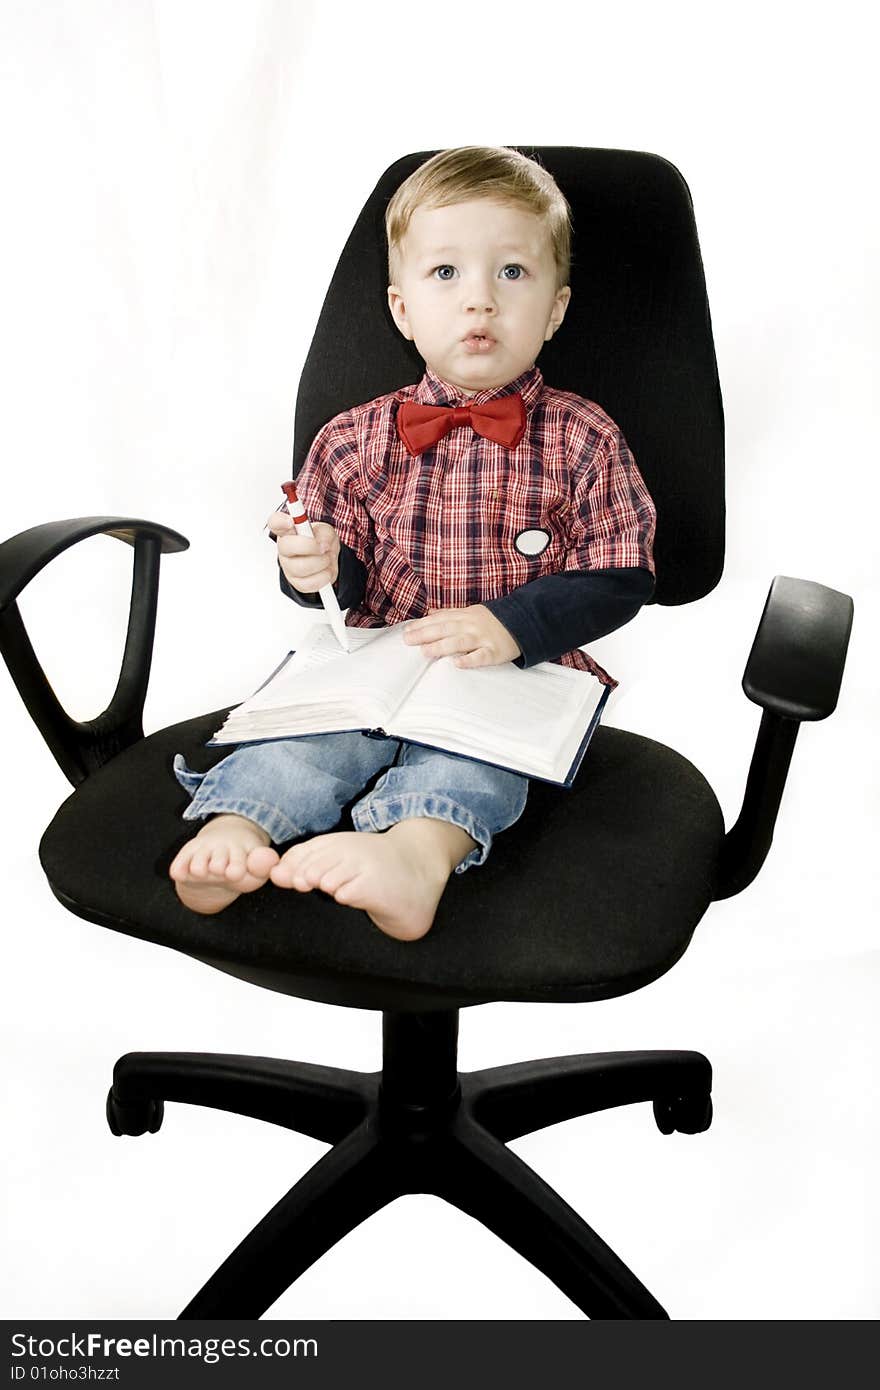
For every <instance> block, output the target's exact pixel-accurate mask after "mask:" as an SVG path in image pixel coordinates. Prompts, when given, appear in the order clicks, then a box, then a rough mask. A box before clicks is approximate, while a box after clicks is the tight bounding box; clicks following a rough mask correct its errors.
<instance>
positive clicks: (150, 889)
mask: <svg viewBox="0 0 880 1390" xmlns="http://www.w3.org/2000/svg"><path fill="white" fill-rule="evenodd" d="M225 713H226V711H225V710H220V711H215V712H213V713H211V714H208V715H203V716H201V717H200V718H197V719H192V720H189V721H187V722H185V723H181V724H177V725H173V726H171V727H169V728H167V729H163V730H161V731H160V732H158V733H155V734H152V735H150V736H149V737H148V738H145V739H143V740H142V741H141V742H139V743H137V744H135V745H134V746H133V747H131V748H129V749H126V750H125V751H124V752H123V753H120V754H119V755H118V756H117V757H115V758H114V759H113V760H112V761H111V762H110V763H108V764H107V765H106V766H104V767H103V768H101V769H100V770H99V771H98V772H96V773H93V774H92V776H91V777H89V778H88V779H87V781H86V782H84V783H83V784H82V785H81V786H80V787H78V788H77V789H76V790H75V791H74V792H73V794H72V795H71V796H70V797H69V798H68V799H67V801H65V802H64V804H63V805H62V806H61V808H60V810H59V811H58V813H57V815H56V816H55V818H54V820H53V821H52V823H51V825H50V826H49V828H48V829H47V831H46V833H45V835H44V836H43V840H42V843H41V846H40V859H41V862H42V864H43V868H44V870H45V872H46V875H47V877H48V879H49V883H50V885H51V887H52V891H53V892H54V893H55V895H56V896H57V897H58V898H59V900H60V901H61V902H62V903H63V904H64V906H65V907H67V908H69V909H70V910H71V911H72V912H74V913H76V914H77V915H78V916H80V917H85V918H86V919H88V920H89V921H93V922H97V923H99V924H100V925H102V926H106V927H111V928H112V929H113V930H115V931H121V932H125V933H126V934H128V935H130V936H136V937H140V938H141V939H143V940H147V941H154V942H156V943H157V944H159V945H162V946H169V947H171V948H172V949H174V950H176V951H182V952H184V953H185V954H187V955H189V956H193V957H195V958H197V959H198V960H201V961H204V962H205V963H206V964H209V965H212V966H215V967H216V968H218V969H220V970H223V971H225V972H227V973H229V974H232V975H236V976H238V977H240V978H242V979H245V980H248V981H250V982H251V983H254V984H259V985H263V986H265V987H267V988H269V989H273V990H277V991H279V992H281V993H285V994H292V995H297V996H299V997H302V998H306V999H315V1000H320V1001H323V1002H328V1003H336V1004H342V1005H348V1006H351V1007H359V1008H373V1009H383V1010H386V1009H387V1010H414V1009H417V1010H423V1009H432V1008H443V1009H451V1008H463V1007H466V1006H468V1005H471V1004H480V1003H487V1002H491V1001H496V1000H531V1001H538V1002H547V1003H549V1002H565V1001H568V1002H574V1001H582V1000H591V999H604V998H611V997H613V996H615V995H620V994H625V993H628V992H629V991H630V990H634V989H638V988H640V987H641V986H642V985H645V984H648V983H649V982H650V981H651V980H653V979H656V978H657V977H658V976H660V975H662V974H663V973H664V972H665V971H666V970H668V969H669V968H670V967H671V966H672V965H674V964H675V962H676V961H677V960H678V959H679V957H680V956H681V955H682V953H683V952H684V950H685V949H686V947H687V945H688V942H689V941H690V938H691V936H692V934H693V931H694V928H695V927H696V925H697V923H698V922H699V920H700V918H701V917H702V915H703V913H704V912H705V910H706V908H707V907H708V905H709V903H710V902H711V901H712V897H713V890H714V887H715V882H716V872H717V869H716V866H717V861H718V854H719V850H720V846H721V843H722V840H723V835H724V825H723V819H722V815H721V810H720V808H719V805H718V802H717V800H716V798H715V795H714V793H713V792H712V789H711V787H710V786H709V785H708V783H707V782H706V781H705V779H704V778H703V776H702V775H701V774H700V773H699V772H698V771H697V769H696V768H695V767H693V765H692V764H691V763H689V762H688V761H687V760H686V759H685V758H682V757H681V756H680V755H679V754H678V753H676V752H674V751H673V750H672V749H670V748H666V747H665V746H664V745H663V744H660V743H656V742H654V741H653V740H651V739H647V738H642V737H640V736H639V735H636V734H632V733H627V732H624V731H622V730H619V729H614V728H608V727H602V726H600V727H599V729H598V730H597V731H596V734H595V735H594V738H593V741H592V743H591V745H590V748H589V751H588V753H587V756H586V758H585V759H584V762H583V764H582V766H581V770H580V773H579V775H578V777H577V780H576V782H575V784H574V786H573V787H572V788H571V789H570V790H565V789H561V788H557V787H552V786H549V785H547V784H546V783H541V782H532V784H531V787H530V791H529V799H528V804H527V806H526V810H525V812H524V814H523V816H522V817H521V819H520V820H519V821H518V822H517V823H516V825H514V826H512V827H511V828H510V829H509V830H507V831H505V832H503V834H501V835H499V836H498V837H497V838H496V840H495V842H494V844H493V846H492V851H491V853H490V855H489V858H488V859H487V861H486V863H485V864H484V865H481V866H479V867H477V868H473V869H470V870H468V872H467V873H465V874H455V875H453V876H452V878H451V879H450V882H449V884H448V886H447V888H446V891H445V893H444V895H443V898H442V900H441V903H440V907H439V909H438V912H437V916H436V919H435V922H434V926H433V927H432V929H431V931H430V932H429V933H428V934H427V936H425V937H423V938H421V939H420V940H418V941H415V942H400V941H396V940H394V939H393V938H391V937H388V936H386V935H385V934H384V933H383V932H381V931H380V930H379V929H378V928H377V927H376V926H375V925H374V924H373V923H372V922H371V921H370V919H369V918H368V917H367V915H366V913H364V912H362V911H360V910H356V909H354V908H350V907H342V906H340V905H339V904H338V903H336V902H334V900H333V899H332V898H330V897H328V896H327V895H326V894H323V893H320V892H313V893H309V894H301V893H297V892H295V891H294V890H287V891H285V890H283V889H279V888H276V887H275V885H274V884H271V883H270V884H267V885H266V887H264V888H262V889H260V890H259V891H257V892H256V893H253V894H248V895H242V896H241V897H239V898H238V899H237V900H236V901H235V902H234V903H233V904H232V905H231V906H230V907H228V908H227V909H226V910H225V911H223V912H222V913H219V914H217V915H216V916H200V915H199V914H197V913H194V912H190V911H188V910H187V909H186V908H184V907H183V906H182V904H181V903H180V902H179V900H178V898H177V895H176V893H175V891H174V886H173V884H172V882H171V880H170V879H169V877H168V866H169V864H170V863H171V860H172V858H173V857H174V855H175V854H176V853H177V850H178V848H179V847H180V845H181V844H182V843H183V841H184V840H185V839H186V838H188V837H189V835H190V834H192V833H194V830H195V828H196V827H195V825H194V824H193V823H192V822H183V821H182V820H181V819H180V816H181V812H182V811H183V809H184V807H185V806H186V804H187V797H186V794H185V792H184V791H183V790H182V788H181V787H180V786H179V785H178V783H177V781H176V780H175V778H174V775H173V773H172V771H171V762H172V758H173V756H174V754H175V753H177V752H182V753H183V754H184V755H185V756H186V759H187V762H188V763H189V764H190V766H191V767H193V768H198V769H202V768H207V767H209V766H211V764H212V763H214V762H217V761H218V760H219V759H220V758H221V757H222V756H224V754H225V753H226V752H227V751H228V750H226V749H219V748H205V747H204V744H205V742H206V740H207V739H208V738H210V736H211V735H212V733H213V732H214V730H215V729H217V728H218V727H219V725H220V724H221V723H222V721H223V718H224V717H225ZM346 825H348V826H349V827H350V822H348V820H347V818H346V819H344V820H343V822H342V828H345V827H346Z"/></svg>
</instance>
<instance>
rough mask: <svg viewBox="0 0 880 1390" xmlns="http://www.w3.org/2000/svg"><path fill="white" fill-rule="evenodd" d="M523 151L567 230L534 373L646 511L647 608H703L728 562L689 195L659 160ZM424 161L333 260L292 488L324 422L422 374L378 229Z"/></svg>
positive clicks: (302, 409)
mask: <svg viewBox="0 0 880 1390" xmlns="http://www.w3.org/2000/svg"><path fill="white" fill-rule="evenodd" d="M519 148H521V149H522V150H523V153H525V154H528V155H532V156H534V157H536V158H537V159H538V160H539V161H540V162H541V163H542V164H543V165H544V167H545V168H547V169H549V170H550V172H551V173H552V174H553V176H554V178H555V179H556V181H557V183H558V184H559V186H560V188H561V189H562V191H563V193H564V194H565V196H566V198H567V199H568V201H569V203H570V205H571V209H572V220H573V223H574V239H573V263H572V275H571V286H572V299H571V304H570V306H569V310H568V313H567V314H566V318H565V322H564V324H563V326H562V328H561V329H560V331H559V333H558V334H557V335H556V336H555V338H553V339H552V341H551V342H549V343H547V344H546V345H545V347H544V349H543V351H542V352H541V355H540V357H539V359H538V365H539V366H540V368H541V370H542V372H543V374H544V377H545V380H546V381H547V383H548V385H551V386H555V387H557V388H558V389H560V390H566V391H576V392H577V393H578V394H579V395H582V396H586V397H588V398H589V399H590V400H594V401H597V402H598V404H599V405H601V406H602V407H603V408H604V409H605V410H607V412H608V413H609V415H611V416H612V418H613V419H614V420H616V421H617V423H618V424H619V425H620V427H621V429H622V430H623V432H624V434H625V436H626V438H627V440H628V442H629V445H630V447H631V449H632V451H633V453H634V455H635V457H636V460H637V462H638V465H639V468H640V469H641V471H642V473H643V475H644V478H645V481H646V483H647V484H648V487H649V489H650V491H651V494H652V496H653V498H654V501H655V503H656V506H657V538H656V545H655V561H656V566H657V587H656V591H655V595H654V601H655V602H658V603H663V604H677V603H688V602H690V601H691V600H692V599H696V598H701V597H702V596H703V595H704V594H707V593H708V592H709V591H710V589H712V588H713V587H714V586H715V584H716V583H717V582H718V579H719V577H720V575H721V570H722V566H723V561H724V417H723V410H722V404H721V392H720V388H719V384H718V369H717V365H716V361H715V349H714V345H713V342H712V328H711V322H710V318H709V306H708V302H707V299H706V285H705V278H704V275H703V265H702V260H701V257H700V248H699V243H698V241H697V232H696V226H695V223H694V216H693V206H692V203H691V198H690V193H689V191H688V187H687V184H686V183H685V181H684V179H683V178H682V176H681V174H680V173H679V172H678V170H677V169H676V168H675V167H674V165H672V164H670V163H669V162H668V161H667V160H665V159H661V158H660V157H659V156H657V155H652V154H642V153H637V152H633V151H628V150H594V149H577V148H569V147H566V146H536V147H528V146H520V147H519ZM433 153H434V151H432V150H427V151H422V152H421V153H418V154H411V155H407V156H405V157H404V158H403V159H399V160H397V162H396V163H394V164H392V165H391V167H390V168H389V169H387V170H386V172H385V173H384V174H383V175H382V177H381V178H380V180H379V182H378V183H377V185H376V188H375V189H374V191H373V193H372V194H371V196H370V197H369V198H368V200H367V202H366V204H365V206H364V208H363V211H362V212H361V214H360V217H359V218H358V220H357V222H356V223H355V226H354V229H353V230H352V233H351V236H350V237H349V239H348V241H347V243H346V246H345V249H344V250H343V252H342V255H341V256H340V258H339V263H338V265H337V267H336V271H335V273H334V275H333V280H332V282H331V284H330V288H329V290H328V292H327V297H326V299H325V301H324V305H323V308H322V310H321V314H320V318H319V320H318V325H317V328H316V330H315V335H314V338H313V340H312V345H311V348H310V350H309V353H308V356H307V359H306V363H305V366H304V368H303V374H302V379H301V381H300V389H299V394H298V398H297V407H296V423H295V439H294V455H293V472H294V476H296V474H297V473H298V472H299V470H300V468H301V467H302V464H303V462H304V460H305V457H306V454H307V452H308V448H309V445H310V444H311V441H312V439H313V438H314V436H315V434H316V433H317V431H318V430H319V429H320V427H321V425H323V424H324V423H325V421H327V420H329V419H330V418H331V417H332V416H333V415H336V414H338V412H339V411H341V410H346V409H349V408H350V407H351V406H353V405H357V404H359V403H360V402H362V401H368V400H372V399H373V397H375V396H380V395H383V394H384V393H386V392H388V391H393V390H395V389H396V388H397V387H399V386H404V385H406V384H408V383H410V382H414V381H417V380H418V379H419V377H420V376H421V374H422V371H423V370H424V366H423V363H422V361H421V359H420V358H419V356H418V354H417V352H416V351H415V348H414V346H413V344H412V343H410V342H407V341H406V339H404V338H403V337H402V335H401V334H400V333H399V332H398V330H397V329H396V327H395V326H394V324H393V322H392V319H391V315H390V312H389V310H388V307H387V302H386V297H385V289H386V285H387V281H388V277H387V270H386V246H385V229H384V214H385V208H386V206H387V203H388V200H389V198H390V197H391V195H392V193H393V192H394V190H395V189H396V188H397V187H398V185H399V184H400V183H402V181H403V180H404V179H405V178H406V177H407V175H408V174H410V173H411V172H412V170H413V169H415V168H416V167H417V166H418V165H419V164H421V163H423V162H424V160H426V159H427V158H429V157H430V155H431V154H433Z"/></svg>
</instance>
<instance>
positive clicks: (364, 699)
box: [215, 624, 426, 742]
mask: <svg viewBox="0 0 880 1390" xmlns="http://www.w3.org/2000/svg"><path fill="white" fill-rule="evenodd" d="M402 629H403V624H398V625H397V626H395V627H388V628H349V629H348V636H349V641H350V644H351V651H350V652H344V651H343V650H342V648H341V647H340V645H339V643H338V642H337V640H336V638H335V636H334V635H333V632H332V630H331V629H330V628H329V627H327V626H325V625H324V624H320V625H318V624H316V625H315V626H314V627H313V628H312V629H311V631H310V632H309V633H308V634H307V635H306V637H305V638H304V640H303V642H302V643H301V645H300V646H299V647H298V648H297V650H296V651H295V652H294V653H293V654H292V655H291V657H290V658H289V660H288V661H286V662H285V663H284V665H283V666H282V667H281V668H280V670H278V671H277V672H276V673H275V674H274V675H273V676H272V677H271V678H270V679H269V680H268V681H267V682H266V684H265V685H263V686H262V687H261V688H260V689H259V690H258V691H256V693H255V694H254V695H252V696H251V697H250V699H248V700H245V701H244V702H243V703H242V704H241V705H238V706H237V707H236V709H234V710H233V711H231V713H230V715H229V718H228V719H227V720H226V723H225V724H224V725H223V728H222V729H221V730H220V731H219V732H218V734H216V735H215V738H216V740H217V741H218V742H220V741H222V742H230V741H245V740H247V739H253V738H268V737H272V736H279V735H283V734H286V733H290V734H295V733H320V732H323V731H327V732H330V731H331V730H332V729H346V728H348V729H352V728H380V727H383V726H384V724H385V723H386V721H387V720H388V719H389V718H390V717H391V716H392V715H393V712H394V710H395V709H396V708H397V707H398V705H399V704H400V702H401V700H402V699H405V698H406V695H407V693H408V691H409V690H410V689H411V688H412V686H413V685H414V684H415V682H416V681H417V680H418V679H419V677H420V676H421V675H422V674H423V671H424V669H425V664H426V662H425V657H424V654H423V653H422V652H421V651H420V650H419V648H418V647H408V646H406V644H405V643H404V641H403V636H402Z"/></svg>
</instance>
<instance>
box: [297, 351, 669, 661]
mask: <svg viewBox="0 0 880 1390" xmlns="http://www.w3.org/2000/svg"><path fill="white" fill-rule="evenodd" d="M516 391H518V392H519V393H520V394H521V395H522V398H523V404H524V406H525V409H526V417H527V425H526V432H525V435H524V436H523V438H522V440H521V442H520V443H519V444H518V445H517V447H516V448H515V449H506V448H505V447H504V446H503V445H501V444H496V443H494V442H493V441H491V440H488V439H483V438H481V437H480V436H479V435H477V434H475V433H474V431H473V430H472V429H470V428H468V427H466V426H462V427H458V428H455V429H453V430H451V431H450V432H449V433H448V434H447V435H445V436H444V438H443V439H441V440H440V441H439V442H438V443H437V444H436V445H435V446H434V448H432V449H428V450H426V451H425V453H423V454H419V455H417V456H416V457H412V456H411V455H410V454H409V453H407V450H406V448H405V446H404V444H403V441H402V440H401V439H400V437H399V436H398V433H397V428H396V423H395V419H396V413H397V406H398V403H399V402H401V401H407V400H411V401H417V402H419V403H420V404H423V405H463V404H466V403H467V404H471V405H473V404H479V403H480V402H482V401H486V400H490V399H492V398H494V397H496V396H506V395H510V394H512V393H514V392H516ZM297 490H298V492H299V494H300V496H301V497H302V499H303V501H304V503H305V507H306V510H307V512H308V514H309V516H310V517H311V519H312V521H326V522H329V523H330V524H331V525H332V526H333V527H335V529H336V531H337V534H338V535H339V539H340V540H341V541H342V542H343V543H344V544H345V545H347V546H348V547H349V548H350V549H351V550H353V551H354V553H355V554H356V555H357V557H358V559H359V560H361V561H362V563H363V564H364V565H365V566H366V570H367V580H366V590H365V593H364V597H363V600H362V601H361V602H360V603H359V604H358V605H357V606H356V607H355V608H351V609H349V612H348V617H347V620H346V621H347V622H348V623H349V625H351V626H353V627H376V626H379V625H384V624H391V623H399V622H403V621H406V620H407V619H410V618H418V617H422V616H424V614H425V613H426V612H427V610H428V609H429V608H462V607H466V606H467V605H469V604H473V603H485V602H486V601H487V600H490V599H493V598H498V597H500V596H501V595H504V594H508V593H509V592H510V591H511V590H512V589H516V588H518V587H519V586H520V585H524V584H528V583H529V582H530V581H531V580H534V579H538V578H540V577H542V576H543V575H547V574H556V573H558V572H560V571H565V570H594V569H616V568H627V567H636V568H643V569H647V570H649V571H650V572H651V573H652V574H653V572H654V566H653V559H652V545H653V538H654V527H655V512H654V506H653V503H652V501H651V498H650V495H649V493H648V490H647V488H646V487H645V484H644V481H643V479H642V476H641V474H640V473H639V470H638V468H637V467H636V464H635V461H634V459H633V457H632V454H631V453H630V451H629V449H628V447H627V444H626V441H625V439H624V438H623V435H622V434H621V432H620V430H619V429H618V427H617V426H616V425H615V424H614V421H613V420H611V419H610V418H609V417H608V416H607V415H606V414H605V412H604V411H603V410H602V409H601V408H600V407H599V406H597V405H594V404H593V403H592V402H591V401H586V400H584V399H583V398H582V397H580V396H576V395H574V394H573V393H572V392H569V391H555V390H552V389H551V388H550V387H547V386H545V385H544V380H543V377H542V375H541V372H540V370H539V369H538V368H537V367H532V368H531V370H530V371H528V372H524V373H523V375H522V376H519V377H517V378H516V380H515V381H511V382H508V383H507V384H506V385H505V386H502V387H498V388H496V389H495V390H493V391H480V392H478V393H477V394H476V395H473V396H466V395H465V394H464V392H462V391H459V390H457V389H456V388H455V387H453V386H450V385H448V384H447V383H446V382H444V381H441V380H440V379H439V378H438V377H436V376H435V375H434V374H433V372H431V371H430V370H428V371H426V372H425V374H424V376H423V377H422V379H421V381H420V382H419V383H418V384H417V385H414V386H404V387H402V388H401V389H400V390H398V391H393V392H391V393H390V394H389V395H387V396H379V397H378V398H377V399H376V400H373V401H368V402H367V403H366V404H365V405H359V406H356V407H355V408H354V409H353V410H346V411H343V412H342V414H340V415H337V416H335V417H334V418H333V419H332V420H330V421H329V422H328V423H327V424H326V425H325V426H324V427H323V428H322V429H321V430H320V431H319V433H318V434H317V436H316V437H315V440H314V443H313V444H312V447H311V450H310V451H309V455H308V458H307V459H306V462H305V464H304V465H303V468H302V471H301V473H300V474H299V477H298V478H297ZM527 533H530V534H527ZM536 533H537V534H536ZM540 533H543V536H542V535H541V534H540ZM542 545H543V546H544V548H543V549H540V553H535V552H536V551H537V550H538V548H539V547H540V546H542ZM558 661H559V664H561V665H563V666H572V667H575V668H576V669H578V670H584V671H591V672H592V673H593V674H594V675H596V676H598V677H599V679H600V680H602V681H603V683H605V684H616V682H614V681H613V680H612V678H611V677H610V676H608V674H607V673H606V672H605V671H603V670H602V668H601V667H600V666H598V665H597V664H596V662H594V661H593V660H592V658H590V657H588V656H587V655H586V654H585V653H584V652H582V651H580V650H579V649H577V648H575V649H574V650H572V651H569V652H566V653H564V655H562V656H560V657H559V658H558Z"/></svg>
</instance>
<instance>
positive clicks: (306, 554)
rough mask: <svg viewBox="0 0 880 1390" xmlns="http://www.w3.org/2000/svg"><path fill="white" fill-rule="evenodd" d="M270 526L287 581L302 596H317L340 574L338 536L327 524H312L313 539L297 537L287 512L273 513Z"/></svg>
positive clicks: (311, 537)
mask: <svg viewBox="0 0 880 1390" xmlns="http://www.w3.org/2000/svg"><path fill="white" fill-rule="evenodd" d="M268 527H269V530H270V531H271V533H272V535H273V536H275V538H276V540H277V542H278V561H279V563H280V565H281V569H282V572H283V574H284V578H285V579H286V580H287V582H288V583H289V584H292V585H293V587H294V589H297V590H298V591H299V593H301V594H316V593H317V592H318V590H319V589H323V587H324V585H325V584H333V583H335V581H336V576H337V575H338V573H339V544H340V542H339V537H338V536H337V534H336V532H335V530H334V529H333V527H332V526H329V525H328V524H327V522H326V521H313V522H312V531H313V532H314V535H312V536H298V535H297V534H296V531H295V530H294V526H293V522H292V521H291V519H290V517H289V516H288V515H287V514H286V513H285V512H273V513H272V515H271V516H270V517H269V521H268Z"/></svg>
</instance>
